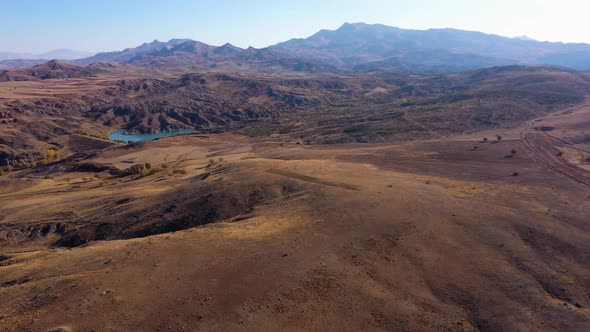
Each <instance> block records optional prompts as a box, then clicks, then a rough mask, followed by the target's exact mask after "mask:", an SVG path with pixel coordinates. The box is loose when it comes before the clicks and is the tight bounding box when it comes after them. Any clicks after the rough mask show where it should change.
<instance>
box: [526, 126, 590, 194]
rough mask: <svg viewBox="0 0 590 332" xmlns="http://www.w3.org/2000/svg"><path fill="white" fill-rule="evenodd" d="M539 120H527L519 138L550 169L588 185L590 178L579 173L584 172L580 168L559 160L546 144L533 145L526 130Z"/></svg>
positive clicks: (589, 184)
mask: <svg viewBox="0 0 590 332" xmlns="http://www.w3.org/2000/svg"><path fill="white" fill-rule="evenodd" d="M539 120H540V119H535V120H532V121H529V123H528V124H527V126H526V127H525V128H524V129H523V130H522V131H521V132H520V140H521V141H522V142H523V143H524V144H525V145H526V146H527V147H528V148H529V149H530V150H531V151H532V152H533V153H534V154H535V155H536V156H537V158H539V160H540V161H541V162H543V163H544V164H545V166H547V167H548V168H549V169H551V170H553V171H554V172H556V173H559V174H561V175H563V176H565V177H568V178H569V179H570V180H572V181H574V182H577V183H580V184H583V185H585V186H587V187H590V180H588V178H587V177H586V176H584V175H583V174H580V173H583V172H584V171H583V170H582V169H578V168H577V167H576V168H573V166H571V165H570V164H568V163H567V162H565V161H563V160H561V159H560V158H558V157H557V156H556V155H554V154H552V153H551V152H550V151H549V149H547V146H539V147H535V145H534V144H533V143H531V141H530V139H529V132H528V131H529V130H530V129H531V128H532V126H533V125H534V124H535V123H536V122H538V121H539ZM539 135H541V134H539ZM544 135H545V136H546V137H549V138H551V137H552V136H549V135H547V134H544ZM547 145H548V144H547ZM544 147H545V148H544ZM550 147H551V146H550Z"/></svg>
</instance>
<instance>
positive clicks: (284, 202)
mask: <svg viewBox="0 0 590 332" xmlns="http://www.w3.org/2000/svg"><path fill="white" fill-rule="evenodd" d="M588 47H589V46H588V45H586V44H563V43H549V42H537V41H534V40H531V39H522V38H507V37H500V36H496V35H486V34H482V33H476V32H469V31H461V30H454V29H430V30H423V31H422V30H404V29H398V28H393V27H387V26H383V25H368V24H362V23H357V24H348V23H347V24H344V25H343V26H342V27H340V28H338V29H337V30H333V31H331V30H322V31H320V32H318V33H316V34H314V35H313V36H311V37H309V38H305V39H292V40H289V41H286V42H283V43H279V44H276V45H272V46H269V47H266V48H260V49H257V48H253V47H250V48H239V47H236V46H234V45H231V44H229V43H227V44H224V45H222V46H212V45H208V44H205V43H202V42H198V41H194V40H191V39H172V40H170V41H168V42H159V41H157V40H156V41H153V42H151V43H144V44H142V45H140V46H138V47H135V48H126V49H124V50H122V51H113V52H103V53H98V54H95V55H93V56H90V57H86V58H81V59H68V60H63V61H62V60H50V61H39V60H37V59H32V58H31V59H16V60H12V59H10V60H3V61H0V68H5V69H2V70H0V298H1V299H2V301H0V331H10V332H12V331H51V332H57V331H59V332H70V331H171V330H172V331H194V330H199V331H237V330H256V331H258V330H262V331H266V330H270V331H277V330H280V331H283V330H284V331H302V330H305V331H307V330H310V331H585V330H590V255H589V253H590V225H589V224H588V216H589V215H590V133H589V128H590V72H588V71H584V69H586V70H587V69H588V68H589V66H590V65H589V64H588V62H587V59H586V58H585V57H584V56H583V55H584V54H587V53H586V52H588V53H590V49H589V48H588ZM65 51H67V50H65ZM66 53H67V52H66ZM580 54H581V56H578V55H580ZM562 66H564V67H562ZM572 68H573V69H572Z"/></svg>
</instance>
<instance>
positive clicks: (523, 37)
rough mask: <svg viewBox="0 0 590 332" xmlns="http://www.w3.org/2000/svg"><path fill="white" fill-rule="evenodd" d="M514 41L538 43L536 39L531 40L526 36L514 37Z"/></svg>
mask: <svg viewBox="0 0 590 332" xmlns="http://www.w3.org/2000/svg"><path fill="white" fill-rule="evenodd" d="M512 39H517V40H524V41H537V40H536V39H533V38H531V37H529V36H525V35H522V36H516V37H513V38H512Z"/></svg>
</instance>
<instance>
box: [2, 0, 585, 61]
mask: <svg viewBox="0 0 590 332" xmlns="http://www.w3.org/2000/svg"><path fill="white" fill-rule="evenodd" d="M0 8H1V12H0V22H1V28H0V51H14V52H34V53H40V52H45V51H49V50H52V49H57V48H71V49H76V50H83V51H92V52H97V51H111V50H120V49H123V48H127V47H134V46H137V45H139V44H141V43H143V42H149V41H152V40H154V39H158V40H169V39H171V38H191V39H195V40H200V41H203V42H206V43H209V44H213V45H221V44H224V43H225V42H231V43H232V44H234V45H237V46H241V47H247V46H254V47H264V46H268V45H271V44H275V43H277V42H280V41H285V40H287V39H290V38H293V37H307V36H309V35H312V34H313V33H315V32H317V31H318V30H320V29H336V28H338V27H339V26H340V25H341V24H342V23H344V22H367V23H382V24H386V25H392V26H397V27H401V28H413V29H428V28H445V27H452V28H459V29H466V30H477V31H482V32H486V33H494V34H499V35H504V36H509V37H513V36H517V35H528V36H530V37H533V38H535V39H538V40H549V41H564V42H587V43H590V32H589V31H590V20H588V14H587V13H588V11H589V10H590V6H589V5H587V4H586V2H585V1H582V0H561V1H555V0H553V1H548V0H511V1H508V0H495V1H487V0H470V1H467V0H446V1H445V0H443V1H440V0H438V1H435V0H412V1H397V0H364V1H363V0H358V1H350V0H337V1H333V0H313V1H311V0H298V1H289V0H286V1H280V0H272V1H269V0H260V1H256V0H250V1H240V0H234V1H229V0H216V1H210V0H202V1H199V0H192V1H190V0H160V1H157V0H100V1H96V0H52V1H50V0H37V1H34V0H16V1H12V0H1V6H0Z"/></svg>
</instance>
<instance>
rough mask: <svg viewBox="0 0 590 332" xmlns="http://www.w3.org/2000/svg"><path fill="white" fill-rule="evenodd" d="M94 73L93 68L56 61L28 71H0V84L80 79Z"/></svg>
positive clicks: (95, 71)
mask: <svg viewBox="0 0 590 332" xmlns="http://www.w3.org/2000/svg"><path fill="white" fill-rule="evenodd" d="M96 73H97V70H96V69H94V68H83V67H78V66H75V65H72V64H69V63H65V62H61V61H58V60H51V61H49V62H46V63H44V64H40V65H36V66H34V67H32V68H28V69H14V70H8V71H2V72H0V82H6V81H35V80H47V79H54V78H60V79H64V78H82V77H90V76H93V75H95V74H96Z"/></svg>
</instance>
